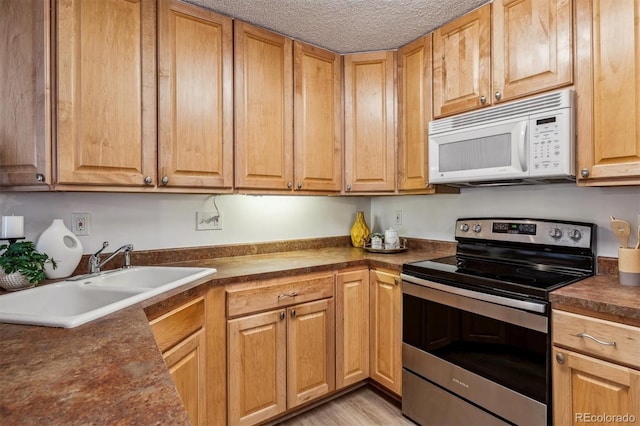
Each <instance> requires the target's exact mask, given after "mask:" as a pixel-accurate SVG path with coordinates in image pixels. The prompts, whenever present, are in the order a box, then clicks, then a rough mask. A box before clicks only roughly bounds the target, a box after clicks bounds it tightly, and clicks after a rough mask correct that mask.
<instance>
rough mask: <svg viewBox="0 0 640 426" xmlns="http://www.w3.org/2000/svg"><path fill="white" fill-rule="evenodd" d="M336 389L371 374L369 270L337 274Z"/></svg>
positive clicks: (361, 379)
mask: <svg viewBox="0 0 640 426" xmlns="http://www.w3.org/2000/svg"><path fill="white" fill-rule="evenodd" d="M335 299H336V389H341V388H343V387H346V386H349V385H352V384H354V383H357V382H361V381H363V380H366V379H367V378H368V377H369V269H361V270H358V271H349V272H339V273H338V274H336V296H335Z"/></svg>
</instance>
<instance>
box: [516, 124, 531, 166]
mask: <svg viewBox="0 0 640 426" xmlns="http://www.w3.org/2000/svg"><path fill="white" fill-rule="evenodd" d="M528 124H529V122H528V121H523V122H522V123H520V131H519V132H518V159H519V160H520V168H521V169H522V171H523V172H526V171H527V125H528Z"/></svg>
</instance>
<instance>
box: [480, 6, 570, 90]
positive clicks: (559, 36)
mask: <svg viewBox="0 0 640 426" xmlns="http://www.w3.org/2000/svg"><path fill="white" fill-rule="evenodd" d="M571 11H572V5H571V0H524V1H523V0H495V1H494V2H493V15H492V16H493V25H492V31H493V48H492V68H493V93H492V96H493V100H492V102H500V101H508V100H511V99H514V98H518V97H521V96H526V95H530V94H533V93H538V92H542V91H545V90H549V89H553V88H555V87H560V86H566V85H569V84H571V83H572V82H573V49H572V25H571Z"/></svg>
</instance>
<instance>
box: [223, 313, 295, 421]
mask: <svg viewBox="0 0 640 426" xmlns="http://www.w3.org/2000/svg"><path fill="white" fill-rule="evenodd" d="M286 324H287V323H286V310H285V309H280V310H277V311H270V312H266V313H260V314H255V315H250V316H247V317H242V318H238V319H234V320H230V321H228V333H227V334H228V338H229V341H228V344H227V353H228V354H227V359H228V372H229V373H228V374H229V378H228V388H229V395H228V401H229V424H233V425H252V424H256V423H258V422H260V421H262V420H266V419H268V418H271V417H273V416H275V415H277V414H280V413H283V412H284V411H285V410H286V408H287V399H286V377H287V375H286V372H287V325H286Z"/></svg>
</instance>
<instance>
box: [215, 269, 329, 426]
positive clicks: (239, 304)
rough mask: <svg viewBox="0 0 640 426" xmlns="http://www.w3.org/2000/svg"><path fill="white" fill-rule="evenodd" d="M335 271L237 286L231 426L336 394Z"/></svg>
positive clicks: (232, 307)
mask: <svg viewBox="0 0 640 426" xmlns="http://www.w3.org/2000/svg"><path fill="white" fill-rule="evenodd" d="M333 287H334V278H333V274H332V273H329V274H327V273H316V274H309V275H302V276H298V277H293V278H292V277H286V278H280V279H273V280H266V281H260V282H250V283H243V284H233V285H230V286H228V288H227V290H226V293H227V316H228V318H229V319H228V321H227V329H228V332H227V334H228V342H227V359H228V370H227V374H228V399H227V400H228V405H229V409H228V413H229V417H228V424H239V425H250V424H256V423H259V422H262V421H265V420H267V419H270V418H272V417H274V416H277V415H279V414H282V413H284V412H285V411H286V410H288V409H291V408H294V407H296V406H298V405H300V404H303V403H306V402H308V401H311V400H313V399H316V398H318V397H320V396H322V395H326V394H328V393H329V392H331V391H333V390H334V389H335V332H334V326H335V322H334V321H335V320H334V317H335V312H334V299H333V292H334V288H333Z"/></svg>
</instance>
